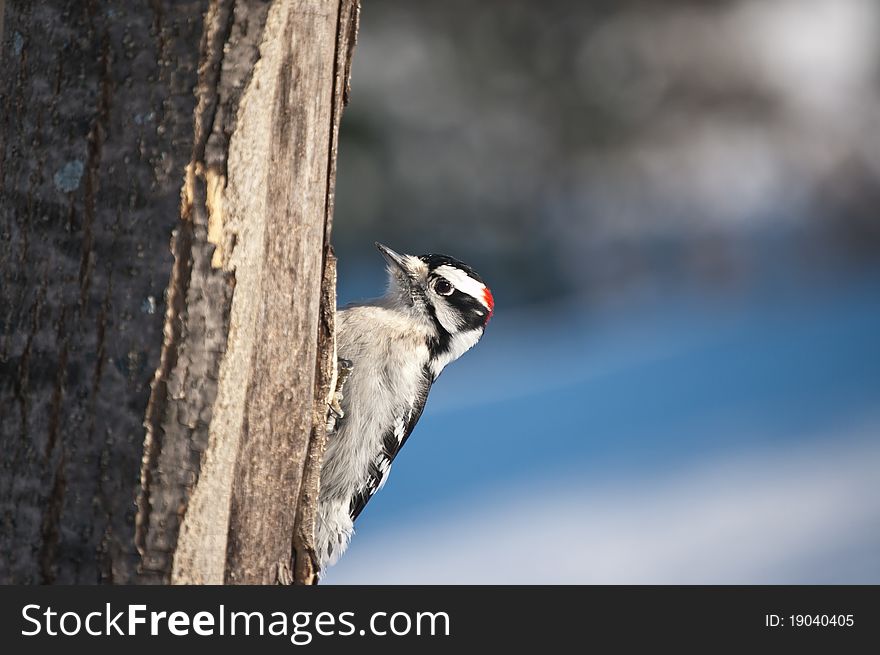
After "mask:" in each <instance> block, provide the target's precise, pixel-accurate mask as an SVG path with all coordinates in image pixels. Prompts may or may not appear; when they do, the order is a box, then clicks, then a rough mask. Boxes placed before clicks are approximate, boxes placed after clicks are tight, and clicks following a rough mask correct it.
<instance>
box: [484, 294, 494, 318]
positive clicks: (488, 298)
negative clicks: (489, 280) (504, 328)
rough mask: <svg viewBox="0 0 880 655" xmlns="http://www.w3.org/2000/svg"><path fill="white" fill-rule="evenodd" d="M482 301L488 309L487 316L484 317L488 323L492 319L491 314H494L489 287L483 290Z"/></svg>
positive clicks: (492, 299)
mask: <svg viewBox="0 0 880 655" xmlns="http://www.w3.org/2000/svg"><path fill="white" fill-rule="evenodd" d="M483 300H485V301H486V306H487V307H488V308H489V315H488V316H487V317H486V322H487V323H488V322H489V319H490V318H492V314H494V313H495V299H494V298H493V297H492V292H491V291H489V287H484V288H483Z"/></svg>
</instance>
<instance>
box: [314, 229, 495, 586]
mask: <svg viewBox="0 0 880 655" xmlns="http://www.w3.org/2000/svg"><path fill="white" fill-rule="evenodd" d="M376 247H377V248H378V250H379V252H380V253H382V255H383V257H384V258H385V262H386V268H387V274H388V286H387V289H386V291H385V294H384V295H383V296H381V297H380V298H376V299H373V300H369V301H364V302H360V303H353V304H350V305H346V306H345V307H343V308H341V309H338V310H337V312H336V339H337V352H338V357H339V369H338V370H339V380H340V383H338V384H337V392H338V393H337V397H336V399H335V400H334V402H333V404H332V405H331V414H332V417H331V420H330V421H328V438H327V447H326V450H325V453H324V459H323V465H322V469H321V476H320V492H319V495H318V507H317V512H316V519H315V545H314V551H315V555H316V559H317V563H318V570H319V575H320V574H322V573H323V572H324V571H325V570H326V568H327V567H328V566H331V565H332V564H335V563H336V562H337V561H338V560H339V558H340V557H341V556H342V554H343V553H344V552H345V550H346V549H347V548H348V545H349V542H350V540H351V537H352V535H353V533H354V522H355V520H356V519H357V518H358V516H360V514H361V512H363V510H364V508H365V507H366V505H367V503H368V502H369V501H370V499H371V498H372V497H373V495H374V494H375V493H376V492H377V491H379V489H381V488H382V486H383V485H384V484H385V482H386V481H387V480H388V474H389V472H390V470H391V464H392V462H394V459H395V457H396V456H397V454H398V453H399V452H400V450H401V448H403V446H404V444H405V443H406V441H407V439H408V438H409V436H410V434H411V433H412V431H413V428H414V427H415V425H416V423H418V421H419V418H420V417H421V415H422V410H423V409H424V407H425V402H426V401H427V399H428V393H429V392H430V390H431V386H432V385H433V384H434V382H435V381H436V380H437V378H438V377H439V376H440V374H441V373H442V372H443V370H444V369H445V368H446V366H448V365H449V364H450V363H451V362H453V361H455V360H456V359H458V358H459V357H461V356H462V355H463V354H464V353H465V352H467V351H468V350H470V349H471V348H472V347H473V346H475V345H476V344H477V342H478V341H479V340H480V338H481V337H482V336H483V332H484V331H485V329H486V326H487V324H488V323H489V319H490V318H491V317H492V315H493V313H494V309H495V301H494V298H493V297H492V292H491V291H490V289H489V287H488V286H486V283H485V282H484V281H483V279H482V278H481V277H480V276H479V275H478V274H477V272H476V271H474V269H473V268H471V267H470V266H468V265H467V264H464V263H463V262H461V261H459V260H457V259H455V258H453V257H450V256H449V255H440V254H426V255H420V256H415V255H407V254H399V253H397V252H395V251H394V250H392V249H391V248H389V247H388V246H385V245H383V244H381V243H378V242H377V243H376Z"/></svg>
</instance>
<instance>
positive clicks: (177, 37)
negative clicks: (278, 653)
mask: <svg viewBox="0 0 880 655" xmlns="http://www.w3.org/2000/svg"><path fill="white" fill-rule="evenodd" d="M356 15H357V11H356V8H355V3H353V2H351V1H350V0H335V1H329V0H327V1H323V0H322V1H318V0H312V1H309V0H296V1H295V0H278V1H276V2H261V1H257V0H244V1H239V2H232V1H231V0H214V1H211V2H196V1H192V2H183V3H173V4H172V3H164V2H161V1H159V0H154V1H153V2H150V3H146V4H142V5H137V4H132V3H125V2H115V3H114V2H107V3H98V2H84V3H81V2H73V1H71V2H67V3H53V4H52V5H51V6H49V5H43V4H42V3H27V2H5V3H4V2H2V0H0V17H2V19H0V94H2V96H0V109H2V111H0V281H2V284H0V449H2V453H3V454H2V469H0V582H11V583H51V582H64V583H93V582H155V583H167V582H212V583H223V582H243V583H272V582H275V581H277V580H278V579H279V575H280V577H281V579H282V580H284V581H289V580H290V579H291V574H290V572H291V571H292V570H296V571H298V573H297V575H296V576H295V577H296V580H297V581H300V582H312V581H314V580H313V575H312V574H313V572H310V567H309V566H308V565H307V564H305V563H303V562H302V561H299V558H298V564H297V565H296V566H294V567H293V568H291V553H292V549H293V548H294V543H298V544H299V547H298V548H297V552H300V551H301V552H303V553H306V554H307V553H308V550H309V543H310V534H311V532H310V530H311V527H310V524H309V521H313V513H312V510H311V509H310V508H308V507H306V506H304V505H307V504H308V503H309V502H311V499H312V498H313V497H314V496H315V495H316V494H315V493H314V490H315V489H316V488H317V487H316V485H317V483H318V478H319V473H320V457H321V454H322V452H323V438H324V437H323V419H321V420H320V421H319V420H318V417H319V416H321V415H322V413H323V411H324V408H325V407H326V399H327V394H328V392H329V389H330V387H331V382H332V380H331V378H332V376H333V373H334V364H335V356H334V355H333V351H334V345H333V324H332V315H333V308H334V307H335V261H334V259H333V256H332V249H331V248H330V242H329V237H330V226H331V218H332V195H333V183H334V178H335V157H336V148H337V144H336V139H337V135H338V121H339V117H340V114H341V107H342V104H343V98H344V95H345V86H346V80H347V74H348V65H349V64H348V62H349V59H350V56H351V47H352V46H353V43H354V34H355V30H356ZM169 237H170V241H171V248H170V251H169V247H168V244H169ZM328 317H329V318H328ZM300 499H302V502H300ZM295 528H296V534H297V535H299V537H296V538H295V534H294V533H295ZM303 538H304V539H305V541H303Z"/></svg>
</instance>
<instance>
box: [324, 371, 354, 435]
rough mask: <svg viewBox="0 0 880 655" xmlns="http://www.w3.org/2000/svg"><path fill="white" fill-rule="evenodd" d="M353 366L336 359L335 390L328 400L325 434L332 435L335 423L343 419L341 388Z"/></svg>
mask: <svg viewBox="0 0 880 655" xmlns="http://www.w3.org/2000/svg"><path fill="white" fill-rule="evenodd" d="M352 368H354V365H353V364H352V363H351V360H349V359H342V358H340V359H338V360H337V362H336V388H335V389H334V390H333V394H332V396H331V398H330V406H329V411H328V412H327V433H328V434H330V433H333V432H334V431H335V430H336V423H337V421H339V420H340V419H342V418H344V417H345V412H344V411H343V409H342V405H341V404H340V402H341V401H342V399H343V397H344V396H343V395H342V388H343V387H344V386H345V382H346V380H348V377H349V376H350V375H351V371H352Z"/></svg>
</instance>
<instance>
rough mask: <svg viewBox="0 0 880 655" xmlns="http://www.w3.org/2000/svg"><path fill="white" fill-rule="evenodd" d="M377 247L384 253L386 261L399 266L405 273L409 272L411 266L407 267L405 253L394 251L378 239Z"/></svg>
mask: <svg viewBox="0 0 880 655" xmlns="http://www.w3.org/2000/svg"><path fill="white" fill-rule="evenodd" d="M376 248H378V249H379V252H381V253H382V256H383V257H384V258H385V261H387V262H388V263H389V264H393V265H394V266H397V268H399V269H400V270H401V271H403V272H404V273H407V274H409V268H407V265H406V260H405V259H404V256H403V255H401V254H400V253H396V252H394V251H393V250H392V249H391V248H389V247H388V246H386V245H383V244H381V243H379V242H378V241H377V242H376Z"/></svg>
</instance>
